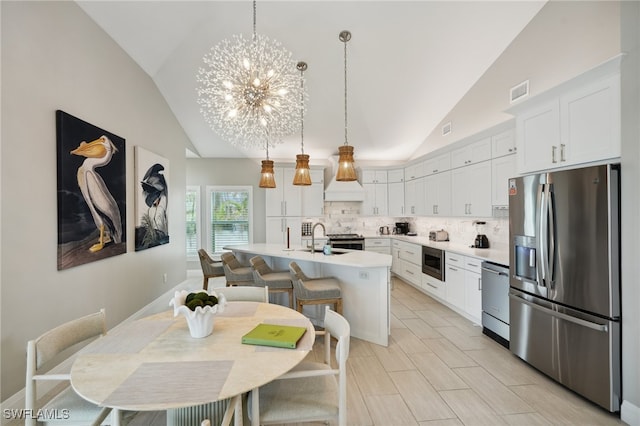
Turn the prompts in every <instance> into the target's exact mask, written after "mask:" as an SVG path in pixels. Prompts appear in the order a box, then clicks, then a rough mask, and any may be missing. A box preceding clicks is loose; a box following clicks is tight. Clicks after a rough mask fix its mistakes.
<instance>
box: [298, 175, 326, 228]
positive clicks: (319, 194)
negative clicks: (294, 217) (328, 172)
mask: <svg viewBox="0 0 640 426" xmlns="http://www.w3.org/2000/svg"><path fill="white" fill-rule="evenodd" d="M300 188H302V189H301V191H302V215H303V216H305V217H318V216H324V170H322V169H312V170H311V185H308V186H302V187H300Z"/></svg>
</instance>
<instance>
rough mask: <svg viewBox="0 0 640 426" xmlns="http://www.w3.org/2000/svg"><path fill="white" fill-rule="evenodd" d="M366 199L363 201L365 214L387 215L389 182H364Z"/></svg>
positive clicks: (363, 212) (363, 213)
mask: <svg viewBox="0 0 640 426" xmlns="http://www.w3.org/2000/svg"><path fill="white" fill-rule="evenodd" d="M362 187H363V188H364V193H365V195H364V201H363V202H362V215H363V216H387V214H388V212H389V210H388V201H387V184H386V183H363V184H362Z"/></svg>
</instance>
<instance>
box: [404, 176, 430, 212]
mask: <svg viewBox="0 0 640 426" xmlns="http://www.w3.org/2000/svg"><path fill="white" fill-rule="evenodd" d="M424 179H425V178H424V177H421V178H419V179H413V180H410V181H407V182H405V184H404V206H405V211H406V215H407V216H422V215H423V214H424V210H425V208H424V205H425V204H424Z"/></svg>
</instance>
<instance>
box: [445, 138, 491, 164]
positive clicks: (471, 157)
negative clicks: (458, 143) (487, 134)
mask: <svg viewBox="0 0 640 426" xmlns="http://www.w3.org/2000/svg"><path fill="white" fill-rule="evenodd" d="M490 159H491V138H485V139H482V140H479V141H477V142H474V143H471V144H469V145H466V146H463V147H461V148H458V149H454V150H453V151H451V168H452V169H455V168H458V167H463V166H470V165H471V164H475V163H479V162H481V161H486V160H490Z"/></svg>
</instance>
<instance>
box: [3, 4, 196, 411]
mask: <svg viewBox="0 0 640 426" xmlns="http://www.w3.org/2000/svg"><path fill="white" fill-rule="evenodd" d="M0 7H1V10H2V13H1V18H2V25H1V30H2V34H1V35H2V37H1V46H2V111H1V119H2V130H1V137H2V144H1V149H2V169H1V183H2V188H1V195H2V214H1V220H2V222H1V228H2V234H1V238H2V240H1V247H2V252H1V255H2V257H1V263H0V265H1V293H0V294H1V298H0V300H1V307H0V308H1V309H0V311H1V317H0V318H1V326H2V328H1V330H0V331H1V336H0V338H1V345H0V346H1V355H2V356H1V361H2V363H1V374H0V375H1V377H2V383H1V385H2V386H1V388H2V394H1V395H0V400H5V399H6V398H8V397H9V396H11V395H12V394H14V393H15V392H17V391H18V390H20V389H22V388H23V387H24V371H25V369H24V367H25V364H24V361H25V347H26V341H27V339H29V338H35V337H37V336H38V335H40V334H41V333H42V332H44V331H46V330H47V329H49V328H51V327H53V326H55V325H57V324H60V323H62V322H64V321H67V320H70V319H72V318H75V317H78V316H81V315H84V314H87V313H90V312H93V311H97V310H98V309H99V308H101V307H105V308H106V311H107V319H108V326H109V327H111V326H113V325H115V324H116V323H118V322H120V321H122V320H124V319H125V318H126V317H128V316H129V315H131V314H132V313H134V312H135V311H137V310H138V309H140V308H141V307H142V306H144V305H146V304H147V303H149V302H150V301H151V300H153V299H154V298H156V297H158V296H159V295H160V294H162V293H164V292H165V291H167V290H168V289H169V288H170V287H173V286H175V285H176V284H177V283H179V282H181V281H183V280H184V279H185V277H186V272H185V268H184V264H185V255H184V245H185V241H184V240H185V237H184V229H185V222H184V187H185V162H186V160H185V158H184V157H185V144H186V143H187V138H186V136H185V134H184V132H183V131H182V128H181V127H180V126H179V125H178V123H177V122H176V120H175V118H174V116H173V114H172V113H171V111H170V110H169V108H168V107H167V105H166V103H165V101H164V99H163V98H162V97H161V95H160V94H159V92H158V90H157V88H156V87H155V85H154V84H153V82H152V81H151V79H150V78H149V77H148V76H147V75H146V74H145V73H144V72H143V71H142V70H141V69H140V68H139V67H138V66H137V65H136V64H135V63H134V62H133V61H132V60H131V59H130V58H129V57H128V56H127V55H126V54H125V53H124V52H123V51H122V50H121V49H120V48H119V47H118V46H117V44H116V43H115V42H114V41H113V40H112V39H111V38H109V37H108V36H107V35H105V34H104V33H103V31H102V30H101V29H100V28H99V27H98V26H97V25H95V24H94V22H93V21H92V20H91V19H89V18H88V17H87V16H86V14H85V13H84V12H83V11H82V10H81V9H80V8H79V7H78V6H77V5H76V4H75V3H74V2H69V1H61V2H9V1H2V2H0ZM57 109H61V110H63V111H66V112H68V113H70V114H72V115H74V116H76V117H79V118H81V119H83V120H85V121H88V122H90V123H92V124H94V125H96V126H98V127H101V128H103V129H105V130H108V131H110V132H113V133H115V134H117V135H120V136H122V137H123V138H125V139H126V171H127V177H128V180H127V196H126V201H127V213H126V221H127V234H126V235H127V253H125V254H122V255H119V256H115V257H111V258H108V259H104V260H100V261H97V262H92V263H89V264H85V265H82V266H77V267H74V268H70V269H67V270H64V271H58V270H57V260H56V246H57V218H56V206H57V204H56V203H57V199H56V126H55V111H56V110H57ZM136 145H138V146H142V147H144V148H146V149H148V150H150V151H152V152H154V153H157V154H159V155H161V156H163V157H165V158H167V159H168V160H169V164H170V173H169V176H170V180H169V196H170V205H169V209H168V217H169V227H170V228H169V233H170V237H171V242H170V243H169V244H167V245H164V246H160V247H155V248H152V249H148V250H144V251H141V252H135V251H134V227H135V214H134V213H135V212H134V200H135V198H134V194H135V192H136V191H137V189H138V187H139V184H138V183H137V182H135V181H134V146H136ZM165 272H166V273H167V274H168V282H167V283H164V282H163V274H164V273H165ZM167 303H168V302H167Z"/></svg>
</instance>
